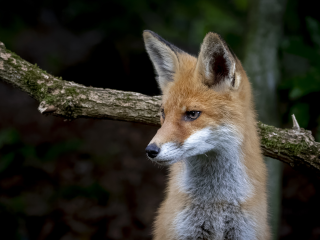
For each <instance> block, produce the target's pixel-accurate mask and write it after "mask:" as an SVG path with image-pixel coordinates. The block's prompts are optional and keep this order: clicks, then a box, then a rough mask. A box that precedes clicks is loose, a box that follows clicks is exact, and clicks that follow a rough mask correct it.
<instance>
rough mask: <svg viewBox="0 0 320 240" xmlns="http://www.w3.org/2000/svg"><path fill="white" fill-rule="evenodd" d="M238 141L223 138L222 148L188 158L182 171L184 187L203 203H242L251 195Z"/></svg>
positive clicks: (193, 197) (185, 190) (191, 195)
mask: <svg viewBox="0 0 320 240" xmlns="http://www.w3.org/2000/svg"><path fill="white" fill-rule="evenodd" d="M236 142H237V141H233V140H232V139H230V141H227V142H226V141H223V142H222V143H221V144H223V145H224V146H220V147H219V148H218V149H219V150H216V149H217V148H216V149H214V150H212V151H209V152H207V153H205V154H202V155H197V156H193V157H189V158H187V159H185V161H184V163H185V169H184V171H182V172H181V174H182V175H181V178H180V179H181V181H180V183H181V184H182V189H183V191H184V192H185V193H187V194H188V195H189V196H190V198H191V199H193V200H195V201H199V202H202V203H209V204H210V203H213V202H227V203H231V204H236V205H237V204H239V203H241V202H243V201H244V200H245V198H246V197H248V195H249V194H250V181H249V179H248V176H247V174H246V170H245V166H244V164H243V157H242V152H241V148H240V145H239V144H236Z"/></svg>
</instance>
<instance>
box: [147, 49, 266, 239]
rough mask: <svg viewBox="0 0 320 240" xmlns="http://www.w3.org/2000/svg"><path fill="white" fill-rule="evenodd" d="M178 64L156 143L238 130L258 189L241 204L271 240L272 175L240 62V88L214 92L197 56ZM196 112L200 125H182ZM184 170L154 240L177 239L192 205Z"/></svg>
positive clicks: (175, 177)
mask: <svg viewBox="0 0 320 240" xmlns="http://www.w3.org/2000/svg"><path fill="white" fill-rule="evenodd" d="M178 59H179V69H178V71H177V72H176V73H175V74H174V81H171V82H169V83H168V84H167V85H166V86H165V87H163V88H162V91H163V101H162V107H163V109H164V113H165V120H164V119H163V118H161V124H162V127H161V128H160V129H159V130H158V132H157V134H156V135H155V137H154V138H153V139H152V141H151V142H152V143H156V144H157V145H159V146H161V145H162V144H164V143H166V142H170V141H174V142H178V143H183V142H184V141H185V140H186V139H188V137H190V136H191V135H192V134H193V133H195V132H196V131H198V130H201V129H203V128H205V127H207V126H210V127H216V126H220V125H223V124H228V125H230V126H235V131H237V132H238V133H239V135H241V136H243V140H242V143H241V150H242V155H243V156H242V159H243V163H244V165H245V171H246V173H247V175H248V177H249V179H250V182H251V184H252V190H253V191H252V194H251V195H250V196H247V198H246V200H245V201H244V202H242V203H241V209H242V210H243V211H246V212H248V213H249V214H250V215H251V216H253V217H254V219H255V221H256V223H255V224H256V233H257V239H259V240H268V239H270V231H269V227H268V224H267V200H266V199H267V196H266V178H267V171H266V167H265V164H264V162H263V157H262V154H261V150H260V142H259V137H258V134H257V126H256V114H255V111H254V105H253V100H252V93H251V86H250V82H249V81H248V78H247V75H246V73H245V71H244V69H243V67H242V65H241V63H240V61H239V60H238V59H236V65H235V69H236V70H235V75H236V78H237V79H240V80H239V83H238V84H239V85H238V86H237V89H228V90H223V91H214V90H212V89H211V88H208V87H207V86H206V85H205V84H204V74H203V72H201V71H199V69H198V68H197V66H198V65H197V59H196V58H195V57H192V56H190V55H188V54H186V53H178ZM192 110H196V111H201V116H200V117H199V118H198V119H197V120H195V121H183V120H182V117H183V115H184V114H185V112H186V111H192ZM184 168H185V166H184V163H183V162H177V163H174V164H173V165H171V166H170V174H169V182H168V188H167V191H166V198H165V200H164V202H163V203H162V204H161V207H160V209H159V212H158V216H157V218H156V222H155V227H154V236H155V237H154V239H155V240H164V239H165V240H176V239H178V236H177V234H176V232H175V229H174V223H173V221H174V219H175V217H176V216H177V214H178V213H179V211H180V210H181V209H183V208H184V207H185V206H187V205H188V204H190V201H191V199H190V196H188V194H187V193H185V192H183V191H181V187H180V185H179V176H180V175H181V172H183V170H184ZM220 204H224V203H220Z"/></svg>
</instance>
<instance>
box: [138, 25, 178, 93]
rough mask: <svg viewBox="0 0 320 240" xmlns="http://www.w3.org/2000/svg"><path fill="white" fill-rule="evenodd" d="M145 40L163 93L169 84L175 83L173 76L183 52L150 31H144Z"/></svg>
mask: <svg viewBox="0 0 320 240" xmlns="http://www.w3.org/2000/svg"><path fill="white" fill-rule="evenodd" d="M143 39H144V43H145V47H146V50H147V52H148V54H149V57H150V59H151V61H152V63H153V66H154V68H155V71H156V74H157V75H158V76H157V82H158V84H159V87H160V89H161V90H162V91H163V90H164V88H165V87H166V85H167V83H168V82H171V81H173V76H174V74H175V73H176V72H177V70H178V68H179V60H178V53H179V52H182V50H180V49H179V48H177V47H176V46H174V45H172V44H171V43H169V42H167V41H166V40H164V39H163V38H162V37H160V36H159V35H158V34H156V33H154V32H152V31H150V30H145V31H143Z"/></svg>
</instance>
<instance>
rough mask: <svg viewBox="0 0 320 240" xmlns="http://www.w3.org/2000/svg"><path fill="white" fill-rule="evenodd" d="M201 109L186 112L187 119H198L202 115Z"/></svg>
mask: <svg viewBox="0 0 320 240" xmlns="http://www.w3.org/2000/svg"><path fill="white" fill-rule="evenodd" d="M200 114H201V112H200V111H188V112H186V120H187V121H193V120H196V119H197V118H198V117H199V116H200Z"/></svg>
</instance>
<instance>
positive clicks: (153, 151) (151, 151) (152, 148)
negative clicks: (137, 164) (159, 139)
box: [146, 143, 160, 158]
mask: <svg viewBox="0 0 320 240" xmlns="http://www.w3.org/2000/svg"><path fill="white" fill-rule="evenodd" d="M159 152H160V148H158V147H157V145H156V144H154V143H152V144H150V145H148V146H147V148H146V154H147V155H148V157H149V158H155V157H156V156H157V155H158V154H159Z"/></svg>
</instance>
